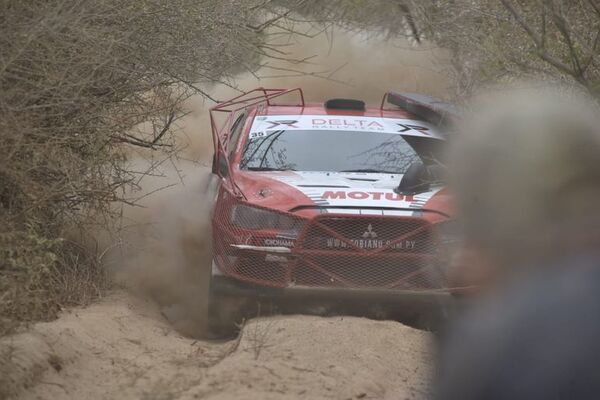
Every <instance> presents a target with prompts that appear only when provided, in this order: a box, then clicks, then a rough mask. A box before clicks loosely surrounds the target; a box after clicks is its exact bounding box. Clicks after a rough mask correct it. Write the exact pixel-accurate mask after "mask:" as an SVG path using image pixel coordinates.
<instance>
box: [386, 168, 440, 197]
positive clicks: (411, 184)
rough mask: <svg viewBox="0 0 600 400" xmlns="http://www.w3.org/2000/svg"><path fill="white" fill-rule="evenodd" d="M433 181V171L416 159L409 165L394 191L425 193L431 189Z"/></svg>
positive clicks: (406, 193) (409, 193)
mask: <svg viewBox="0 0 600 400" xmlns="http://www.w3.org/2000/svg"><path fill="white" fill-rule="evenodd" d="M432 181H433V179H432V176H431V173H430V172H429V170H428V169H427V167H426V166H425V164H423V163H422V162H421V161H415V162H414V163H412V164H411V165H410V167H408V169H407V170H406V172H405V173H404V175H403V176H402V179H401V180H400V184H399V185H398V187H397V188H396V189H394V192H396V193H399V194H403V195H412V194H417V193H423V192H426V191H428V190H429V187H430V184H431V182H432Z"/></svg>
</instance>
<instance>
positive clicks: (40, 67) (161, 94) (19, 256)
mask: <svg viewBox="0 0 600 400" xmlns="http://www.w3.org/2000/svg"><path fill="white" fill-rule="evenodd" d="M269 7H272V4H271V2H269V1H266V2H265V1H263V0H250V1H248V0H228V1H220V0H136V1H133V2H130V1H120V0H77V1H68V0H23V1H13V0H0V50H1V56H0V140H1V141H2V146H1V147H0V324H1V325H0V334H2V333H5V332H7V331H9V330H10V329H12V327H14V326H15V325H16V324H18V323H19V322H20V321H29V320H38V319H47V318H51V317H52V316H53V315H55V313H56V311H57V310H58V309H59V308H60V306H62V305H68V304H78V303H81V302H85V301H86V300H87V299H89V298H91V297H93V296H94V295H95V294H97V293H98V291H100V290H101V289H102V288H103V287H104V286H105V276H104V273H103V272H102V270H101V268H100V267H99V266H98V264H99V260H98V257H99V256H98V254H96V253H95V252H94V250H95V249H91V250H92V251H90V249H85V248H82V247H80V246H77V245H75V244H73V243H72V242H70V241H68V240H64V238H66V237H70V236H72V235H73V232H77V234H80V233H81V232H86V231H87V230H88V228H89V227H90V226H92V225H100V226H101V227H103V228H110V226H111V225H112V224H113V223H114V222H115V221H117V219H116V218H115V217H118V215H115V212H114V210H115V209H116V208H115V207H114V205H115V203H118V202H125V203H131V202H132V201H133V199H134V198H135V196H132V195H131V194H132V193H135V190H136V188H138V187H139V185H140V182H141V180H142V178H143V177H144V176H147V175H148V174H151V173H152V170H147V169H143V170H136V169H135V168H134V167H132V166H131V165H133V164H130V163H128V162H127V160H128V157H130V156H131V155H132V154H134V153H135V154H136V157H137V156H138V155H139V154H137V153H136V152H137V151H138V150H139V149H141V150H143V151H144V152H146V153H144V154H147V152H148V151H155V152H157V151H158V152H160V154H162V156H161V158H160V160H159V161H158V162H162V161H164V160H165V159H168V158H169V157H174V156H177V154H178V151H179V150H180V148H179V146H178V142H177V140H176V137H175V134H176V125H177V124H176V121H177V120H178V119H179V118H181V117H182V116H184V115H185V110H184V109H183V106H182V104H183V102H184V100H186V99H187V98H188V97H189V96H191V95H192V94H197V93H204V90H203V89H202V88H205V87H208V86H209V85H210V84H212V83H214V82H216V81H219V80H221V81H227V80H228V77H229V76H231V75H232V74H235V73H237V72H239V71H241V70H252V69H253V68H255V67H256V65H257V61H258V60H259V58H260V57H262V56H265V55H266V56H269V55H271V56H273V55H275V54H274V53H273V51H271V50H270V48H269V46H268V43H267V39H268V38H266V36H265V34H264V27H265V26H266V24H267V25H268V23H269V21H268V20H267V21H265V20H266V17H265V15H266V13H265V9H266V8H269ZM272 11H276V10H275V9H272ZM136 149H138V150H136ZM94 229H95V228H94Z"/></svg>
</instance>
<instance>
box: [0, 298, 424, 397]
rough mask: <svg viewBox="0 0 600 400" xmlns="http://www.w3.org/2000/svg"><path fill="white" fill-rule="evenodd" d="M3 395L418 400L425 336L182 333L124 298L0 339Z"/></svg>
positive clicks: (319, 322) (370, 327) (270, 329)
mask: <svg viewBox="0 0 600 400" xmlns="http://www.w3.org/2000/svg"><path fill="white" fill-rule="evenodd" d="M0 356H1V357H0V373H1V377H0V385H1V386H0V397H2V396H4V397H5V398H18V399H58V400H61V399H83V398H86V399H113V398H115V399H116V398H119V399H161V400H162V399H165V400H167V399H197V398H207V399H254V398H256V399H313V398H315V399H317V398H331V399H357V398H358V399H360V398H365V399H368V398H385V399H419V398H425V397H427V394H428V385H427V376H428V371H429V368H430V365H431V353H430V337H429V335H428V334H427V333H424V332H421V331H418V330H415V329H412V328H409V327H406V326H404V325H402V324H399V323H396V322H392V321H371V320H367V319H362V318H351V317H334V318H321V317H309V316H285V317H274V318H264V319H258V320H253V321H250V322H249V323H248V324H247V325H246V326H245V328H244V330H243V332H242V335H241V337H240V338H239V339H237V340H234V341H230V342H221V343H218V342H203V341H195V340H192V339H189V338H185V337H183V336H181V335H180V334H178V333H177V332H176V331H175V330H173V328H172V327H171V326H170V325H169V324H168V322H167V321H166V320H165V319H164V318H163V316H162V315H161V314H160V313H159V311H158V308H157V307H155V306H154V305H153V304H152V303H150V302H146V301H143V300H140V299H137V298H133V297H131V296H130V295H128V294H126V293H123V292H116V293H113V294H111V295H110V296H108V297H107V298H105V299H103V300H102V301H100V302H98V303H96V304H94V305H92V306H90V307H87V308H84V309H73V310H70V311H66V312H64V313H63V315H62V316H61V317H60V318H59V319H58V320H56V321H53V322H49V323H40V324H36V325H35V326H33V327H32V328H31V329H30V330H29V331H28V332H26V333H22V334H19V335H16V336H13V337H8V338H3V339H2V340H1V341H0Z"/></svg>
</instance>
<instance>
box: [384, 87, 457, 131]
mask: <svg viewBox="0 0 600 400" xmlns="http://www.w3.org/2000/svg"><path fill="white" fill-rule="evenodd" d="M386 103H389V104H392V105H394V106H396V107H400V108H401V109H403V110H406V111H408V112H410V113H412V114H414V115H416V116H417V117H418V118H420V119H422V120H423V121H425V122H429V123H430V124H433V125H436V126H440V127H447V126H448V125H450V124H452V122H453V121H454V120H455V119H457V118H458V116H459V114H460V113H459V111H458V108H457V107H456V106H455V105H453V104H450V103H447V102H444V101H442V100H439V99H436V98H434V97H430V96H426V95H423V94H418V93H407V92H391V91H390V92H387V93H386V94H385V95H384V96H383V99H382V101H381V109H382V110H385V104H386Z"/></svg>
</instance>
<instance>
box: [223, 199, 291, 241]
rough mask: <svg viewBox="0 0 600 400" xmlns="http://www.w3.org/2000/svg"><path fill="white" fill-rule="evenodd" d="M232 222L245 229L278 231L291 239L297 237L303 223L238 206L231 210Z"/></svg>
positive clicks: (282, 215) (275, 213)
mask: <svg viewBox="0 0 600 400" xmlns="http://www.w3.org/2000/svg"><path fill="white" fill-rule="evenodd" d="M231 222H232V223H233V224H234V225H237V226H239V227H240V228H244V229H251V230H262V229H271V230H278V231H280V233H282V234H285V235H286V236H289V237H293V238H295V237H297V236H298V233H299V232H300V229H301V228H302V225H303V222H302V221H301V220H299V219H296V218H292V217H290V216H287V215H285V214H282V213H278V212H274V211H267V210H264V209H262V208H256V207H251V206H247V205H242V204H240V205H236V206H234V207H233V208H232V210H231Z"/></svg>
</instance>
